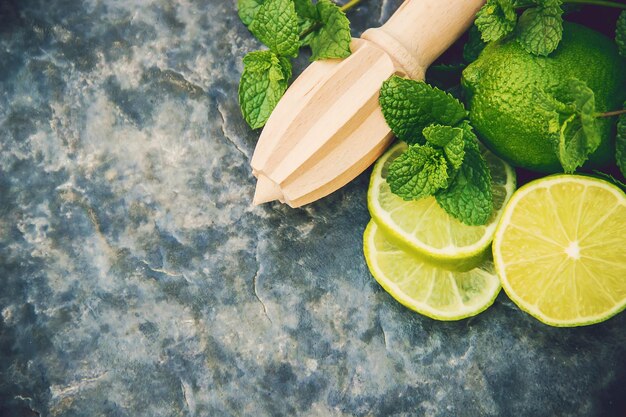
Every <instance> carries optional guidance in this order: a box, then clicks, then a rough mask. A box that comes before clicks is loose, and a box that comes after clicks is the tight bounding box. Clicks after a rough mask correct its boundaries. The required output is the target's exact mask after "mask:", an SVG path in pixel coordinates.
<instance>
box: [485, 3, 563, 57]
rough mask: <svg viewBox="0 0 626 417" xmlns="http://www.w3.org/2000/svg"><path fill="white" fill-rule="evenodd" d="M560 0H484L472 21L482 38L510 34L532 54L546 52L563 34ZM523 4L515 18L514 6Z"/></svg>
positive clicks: (556, 43)
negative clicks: (519, 14) (521, 11)
mask: <svg viewBox="0 0 626 417" xmlns="http://www.w3.org/2000/svg"><path fill="white" fill-rule="evenodd" d="M561 4H562V0H487V3H486V4H485V5H484V6H483V7H482V8H481V9H480V10H479V11H478V13H477V15H476V21H475V25H476V27H478V30H480V32H481V37H482V39H483V41H485V42H495V41H498V40H500V39H503V38H504V37H506V36H509V35H511V36H514V37H515V38H516V39H517V41H518V42H519V43H520V45H522V47H523V48H524V49H525V50H526V51H527V52H529V53H531V54H533V55H540V56H547V55H549V54H550V53H551V52H552V51H554V50H555V49H556V48H557V47H558V46H559V42H560V41H561V38H562V36H563V18H562V14H563V9H562V8H561ZM521 8H525V9H526V10H524V12H523V13H522V15H521V16H520V17H519V18H518V16H517V13H516V9H521Z"/></svg>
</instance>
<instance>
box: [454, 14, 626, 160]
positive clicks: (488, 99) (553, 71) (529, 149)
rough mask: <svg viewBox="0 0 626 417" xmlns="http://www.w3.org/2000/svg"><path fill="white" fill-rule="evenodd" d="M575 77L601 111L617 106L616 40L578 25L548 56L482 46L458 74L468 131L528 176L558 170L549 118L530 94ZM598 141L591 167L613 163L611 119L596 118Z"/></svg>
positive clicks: (621, 92)
mask: <svg viewBox="0 0 626 417" xmlns="http://www.w3.org/2000/svg"><path fill="white" fill-rule="evenodd" d="M569 78H578V79H579V80H582V81H584V82H586V83H587V86H589V88H591V89H592V90H593V92H594V94H595V102H596V110H597V111H599V112H604V111H609V110H615V109H618V108H621V107H620V105H621V104H622V103H623V102H624V98H625V97H624V96H625V95H626V61H625V60H624V59H622V58H621V57H620V56H619V55H618V52H617V47H616V46H615V44H614V42H613V41H612V40H611V39H609V38H607V37H605V36H604V35H602V34H600V33H598V32H595V31H593V30H591V29H589V28H586V27H584V26H580V25H577V24H573V23H567V22H566V23H565V24H564V26H563V39H562V41H561V43H560V44H559V47H558V48H557V49H556V50H555V51H554V52H553V53H552V54H550V56H548V57H539V56H533V55H531V54H529V53H527V52H526V51H525V50H524V49H523V48H522V47H521V46H520V45H519V43H518V42H517V41H515V40H507V41H502V42H495V43H492V44H490V45H488V46H487V47H486V48H485V49H484V50H483V52H482V53H481V54H480V56H479V57H478V59H477V60H476V61H475V62H473V63H472V64H470V65H469V66H468V67H467V68H466V69H465V70H464V71H463V80H462V83H463V86H464V88H465V91H466V93H467V96H468V99H469V103H468V104H469V113H470V120H471V122H472V125H473V126H474V128H475V129H476V131H477V132H478V133H479V135H480V137H481V140H482V141H483V142H484V143H485V145H487V147H489V148H490V149H491V150H492V151H493V152H494V153H496V154H497V155H498V156H500V157H501V158H503V159H505V160H507V161H509V162H510V163H511V164H513V165H515V166H519V167H523V168H527V169H531V170H534V171H540V172H557V171H562V168H561V166H560V164H559V161H558V159H557V156H556V152H555V148H554V144H553V140H552V139H551V138H550V135H549V133H548V119H547V117H546V116H545V114H543V113H542V112H541V111H540V109H539V108H538V106H537V104H536V103H535V100H534V98H533V96H534V95H535V94H536V90H537V89H543V90H546V91H549V90H550V89H551V88H553V87H555V86H556V85H558V84H559V83H560V82H562V81H564V80H566V79H569ZM599 123H600V125H601V129H602V143H601V145H600V146H599V147H598V149H597V150H596V151H595V152H594V154H593V155H592V156H591V158H590V161H589V164H590V165H592V166H601V165H605V164H607V163H609V162H610V161H611V160H612V155H613V149H612V140H611V138H612V135H613V132H612V129H613V128H614V120H611V119H608V118H602V119H599Z"/></svg>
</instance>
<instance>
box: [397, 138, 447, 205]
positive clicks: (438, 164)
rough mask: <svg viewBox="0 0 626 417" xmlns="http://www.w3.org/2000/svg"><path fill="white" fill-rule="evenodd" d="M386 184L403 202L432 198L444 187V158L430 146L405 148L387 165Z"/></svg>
mask: <svg viewBox="0 0 626 417" xmlns="http://www.w3.org/2000/svg"><path fill="white" fill-rule="evenodd" d="M387 183H389V187H390V188H391V191H392V192H393V193H394V194H396V195H398V196H400V197H402V198H403V199H404V200H417V199H420V198H422V197H427V196H429V195H433V194H434V193H435V192H436V191H437V190H440V189H441V188H444V187H446V186H447V185H448V165H447V163H446V158H445V157H444V155H443V153H442V152H441V151H440V150H438V149H434V148H433V147H431V146H430V145H412V146H409V147H408V148H407V150H406V151H404V152H403V153H402V154H401V155H400V156H399V157H398V158H396V159H395V160H394V161H393V162H392V163H391V164H390V165H389V171H388V173H387Z"/></svg>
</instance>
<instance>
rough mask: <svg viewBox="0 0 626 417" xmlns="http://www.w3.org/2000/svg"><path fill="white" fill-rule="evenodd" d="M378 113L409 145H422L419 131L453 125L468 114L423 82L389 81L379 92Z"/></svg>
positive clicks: (450, 99)
mask: <svg viewBox="0 0 626 417" xmlns="http://www.w3.org/2000/svg"><path fill="white" fill-rule="evenodd" d="M379 102H380V106H381V110H382V112H383V115H384V116H385V120H386V121H387V124H388V125H389V127H390V128H391V130H392V131H393V133H394V134H395V135H396V136H397V137H398V139H401V140H403V141H405V142H407V143H409V144H413V143H419V144H423V143H424V142H425V139H424V137H423V136H422V130H423V129H424V128H425V127H426V126H428V125H430V124H433V123H438V124H443V125H451V126H453V125H455V124H457V123H459V122H460V121H461V120H463V119H464V118H465V117H466V115H467V112H466V111H465V107H463V104H461V102H460V101H458V100H457V99H455V98H454V97H452V96H451V95H450V94H448V93H446V92H444V91H441V90H439V89H438V88H433V87H431V86H430V85H428V84H426V83H424V82H416V81H413V80H409V79H406V78H401V77H396V76H394V77H391V78H389V79H388V80H387V81H385V82H384V83H383V85H382V87H381V89H380V98H379Z"/></svg>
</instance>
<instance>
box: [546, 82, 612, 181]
mask: <svg viewBox="0 0 626 417" xmlns="http://www.w3.org/2000/svg"><path fill="white" fill-rule="evenodd" d="M536 100H537V104H538V106H539V108H540V109H541V110H542V112H543V113H544V114H545V116H546V117H547V119H548V128H549V131H550V133H551V134H552V137H553V141H554V145H555V149H556V154H557V157H558V158H559V161H560V162H561V165H562V166H563V170H564V171H565V172H566V173H572V172H574V171H575V170H576V169H577V168H578V167H580V166H582V165H583V164H584V163H585V161H587V159H588V158H589V155H591V154H592V153H593V152H594V151H595V150H596V149H597V148H598V146H599V145H600V142H601V130H600V127H599V125H598V123H597V119H596V109H595V98H594V93H593V91H592V90H591V89H590V88H589V87H587V84H586V83H584V82H583V81H580V80H578V79H576V78H570V79H567V80H565V81H563V82H561V83H560V84H559V85H557V86H556V87H555V88H553V89H551V90H550V91H547V92H545V91H541V92H538V93H537V94H536Z"/></svg>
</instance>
